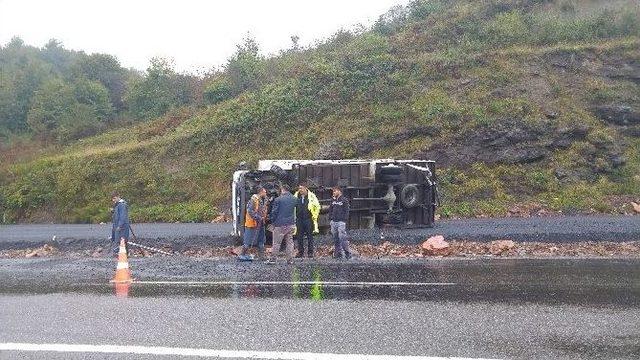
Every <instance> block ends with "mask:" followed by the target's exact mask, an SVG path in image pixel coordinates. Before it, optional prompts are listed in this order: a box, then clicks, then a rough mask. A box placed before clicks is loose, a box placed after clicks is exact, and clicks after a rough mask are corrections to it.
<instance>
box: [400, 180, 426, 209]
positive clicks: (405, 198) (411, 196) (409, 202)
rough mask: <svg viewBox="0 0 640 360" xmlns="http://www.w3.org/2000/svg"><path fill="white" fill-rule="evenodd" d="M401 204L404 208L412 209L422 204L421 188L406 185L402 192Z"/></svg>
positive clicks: (414, 185)
mask: <svg viewBox="0 0 640 360" xmlns="http://www.w3.org/2000/svg"><path fill="white" fill-rule="evenodd" d="M400 202H401V203H402V205H404V207H406V208H408V209H411V208H414V207H416V206H418V205H420V203H421V202H422V196H421V194H420V188H419V187H418V185H416V184H408V185H405V186H404V187H403V188H402V190H401V191H400Z"/></svg>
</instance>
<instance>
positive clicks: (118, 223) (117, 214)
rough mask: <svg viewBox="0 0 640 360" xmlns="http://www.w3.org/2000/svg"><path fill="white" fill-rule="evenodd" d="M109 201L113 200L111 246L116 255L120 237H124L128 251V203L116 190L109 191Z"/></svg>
mask: <svg viewBox="0 0 640 360" xmlns="http://www.w3.org/2000/svg"><path fill="white" fill-rule="evenodd" d="M111 201H112V202H113V209H112V214H111V222H112V226H111V248H112V255H115V256H117V255H118V251H119V247H120V239H124V241H125V245H126V249H127V253H129V246H128V244H127V243H128V241H129V228H130V223H129V205H128V204H127V202H126V201H124V199H123V198H121V197H120V194H119V193H118V192H116V191H114V192H113V193H111Z"/></svg>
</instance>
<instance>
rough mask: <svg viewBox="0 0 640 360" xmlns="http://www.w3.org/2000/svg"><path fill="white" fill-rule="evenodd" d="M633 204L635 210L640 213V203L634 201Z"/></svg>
mask: <svg viewBox="0 0 640 360" xmlns="http://www.w3.org/2000/svg"><path fill="white" fill-rule="evenodd" d="M631 206H633V211H635V212H637V213H638V214H640V204H638V203H636V202H633V201H632V202H631Z"/></svg>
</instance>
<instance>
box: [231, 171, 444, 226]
mask: <svg viewBox="0 0 640 360" xmlns="http://www.w3.org/2000/svg"><path fill="white" fill-rule="evenodd" d="M301 182H305V183H306V184H307V186H308V187H309V189H310V190H311V191H313V192H314V193H315V194H316V195H317V197H318V199H319V200H320V204H321V205H322V211H321V212H320V219H319V221H318V222H319V226H320V231H321V232H326V231H327V229H328V226H329V219H328V218H327V216H326V212H327V210H328V207H329V203H330V202H331V188H332V187H333V186H335V185H339V186H341V187H342V188H343V191H344V194H345V195H346V196H347V198H349V199H350V205H351V211H350V216H349V224H348V226H349V228H350V229H372V228H374V227H376V226H396V227H431V226H433V223H434V218H435V210H436V206H437V205H438V201H439V200H438V189H437V180H436V169H435V162H433V161H429V160H394V159H374V160H261V161H260V162H259V164H258V169H256V170H250V169H247V168H246V166H241V167H240V169H239V170H237V171H236V172H235V173H234V174H233V182H232V185H231V197H232V213H233V229H234V235H237V236H242V234H243V233H244V226H243V224H244V220H245V214H246V211H245V210H246V209H245V207H246V205H247V201H248V199H249V198H250V197H251V195H252V194H254V193H255V192H256V189H257V188H258V186H263V187H265V188H266V189H267V193H268V198H270V199H273V198H274V197H276V196H277V194H278V190H277V189H278V188H279V186H280V185H282V184H288V185H289V186H291V188H292V189H294V191H295V188H296V187H297V185H298V184H299V183H301Z"/></svg>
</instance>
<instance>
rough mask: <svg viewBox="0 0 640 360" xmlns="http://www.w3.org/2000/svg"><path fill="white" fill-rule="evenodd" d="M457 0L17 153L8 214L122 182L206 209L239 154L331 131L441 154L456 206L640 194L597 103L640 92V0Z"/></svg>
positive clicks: (200, 212) (600, 207) (2, 200)
mask: <svg viewBox="0 0 640 360" xmlns="http://www.w3.org/2000/svg"><path fill="white" fill-rule="evenodd" d="M455 3H456V4H457V5H455V6H454V5H453V2H450V1H429V2H424V3H423V4H422V6H421V7H419V8H417V9H413V12H412V13H410V15H409V18H408V19H404V20H402V21H399V22H391V23H387V24H386V27H380V28H378V29H377V30H376V31H368V32H364V33H361V34H357V35H353V34H344V33H343V34H337V35H336V36H335V37H334V38H333V39H331V40H329V41H327V42H326V43H323V44H320V45H319V46H318V47H317V48H314V49H310V50H306V51H303V52H287V53H284V54H282V55H281V56H279V57H276V58H272V59H268V60H266V61H265V62H264V64H263V66H264V72H265V74H266V75H265V78H264V79H263V80H262V86H261V87H260V88H258V89H256V90H254V91H250V92H246V93H243V94H241V95H240V96H238V97H236V98H233V99H230V100H227V101H225V102H222V103H219V104H216V105H213V106H210V107H208V108H206V109H195V110H194V109H178V110H175V111H173V112H172V113H170V114H169V115H167V116H165V117H164V118H161V119H157V120H154V121H152V122H149V123H144V124H138V125H135V126H132V127H130V128H125V129H118V130H114V131H111V132H109V133H106V134H103V135H100V136H96V137H92V138H88V139H84V140H82V141H80V142H77V143H74V144H69V145H67V146H65V147H63V148H56V149H47V150H45V151H44V153H39V154H38V156H37V157H36V158H35V159H29V160H28V161H22V162H20V161H19V159H18V160H12V161H4V162H2V163H0V194H1V195H0V196H2V197H0V206H2V208H0V211H1V212H3V213H4V214H3V215H4V219H5V221H16V220H17V221H49V220H52V221H71V222H89V221H101V220H105V219H106V218H107V217H108V212H107V211H106V209H107V207H108V205H109V204H108V198H107V197H108V195H107V194H108V193H109V192H110V191H111V190H112V189H118V190H120V191H121V192H122V193H123V194H124V197H125V198H127V199H129V200H130V202H131V203H132V205H133V209H132V214H133V216H134V218H135V219H136V220H138V221H141V220H146V221H151V220H162V221H202V220H208V219H210V218H211V217H213V215H214V212H215V208H214V206H216V205H217V206H223V205H224V204H225V203H226V202H227V201H228V185H229V179H230V175H231V173H232V171H233V170H234V168H235V166H236V164H237V163H238V162H240V161H250V162H254V163H255V162H256V161H257V160H258V159H261V158H314V157H316V156H318V155H320V154H321V153H323V149H332V148H335V149H334V150H336V151H337V152H338V154H337V155H340V156H342V157H398V158H406V157H426V158H436V159H438V160H441V163H442V165H443V166H444V168H443V169H442V172H441V189H442V191H443V194H444V205H443V207H442V208H441V210H440V211H441V214H442V215H444V216H480V215H504V214H505V213H506V212H507V211H508V209H509V208H511V207H513V206H514V205H517V204H540V205H541V206H543V207H546V208H550V209H553V210H559V211H565V212H572V211H600V212H619V211H625V208H624V207H622V203H618V201H619V200H620V199H622V200H625V201H626V199H627V198H629V199H638V197H640V178H639V175H638V174H640V155H639V154H640V139H639V138H638V137H637V135H636V137H633V136H628V135H625V134H627V133H628V130H629V127H619V126H613V125H610V124H607V123H605V122H603V121H602V120H600V119H598V118H597V117H596V116H595V115H594V112H593V107H594V106H595V105H601V104H627V105H631V106H632V107H635V109H636V110H638V104H639V103H640V102H639V100H640V99H639V97H640V91H639V90H640V88H639V84H638V82H637V79H636V80H635V81H634V79H633V77H630V76H615V77H614V76H611V73H610V71H609V72H608V70H607V69H610V68H614V70H616V71H618V70H619V69H626V68H629V67H630V66H631V67H632V68H633V66H638V65H637V64H638V63H639V62H640V29H639V26H638V24H637V16H638V14H640V11H639V10H638V6H637V5H632V4H633V2H630V1H629V2H626V1H619V2H606V3H607V4H609V5H608V6H609V7H611V9H612V10H611V9H610V10H606V9H604V10H603V7H602V6H601V4H602V3H603V2H588V1H587V2H578V3H583V4H587V3H588V4H590V6H589V7H588V9H587V8H586V7H584V8H583V7H581V8H579V9H574V8H571V6H570V5H571V2H568V1H563V2H560V3H547V2H540V1H494V2H493V3H491V4H489V5H487V4H485V3H484V2H483V4H479V2H455ZM540 3H542V4H540ZM625 14H630V15H625ZM629 18H631V19H632V20H631V21H630V20H629ZM603 19H604V20H603ZM633 19H635V20H633ZM635 69H636V70H638V68H637V67H636V68H635ZM552 113H556V114H557V116H556V115H551V114H552ZM632 130H633V129H632ZM496 133H497V134H500V136H499V137H498V139H497V140H496V139H493V140H492V139H489V138H490V137H491V136H490V135H491V134H496ZM559 134H561V135H562V134H564V135H562V136H561V135H559ZM488 139H489V140H488ZM501 139H502V140H503V141H500V140H501ZM563 140H565V141H563ZM540 149H544V151H541V150H540ZM493 154H500V156H497V155H496V156H493ZM531 154H533V155H531ZM621 158H622V159H624V161H618V162H616V161H614V160H615V159H621ZM613 163H615V164H616V165H612V164H613Z"/></svg>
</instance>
